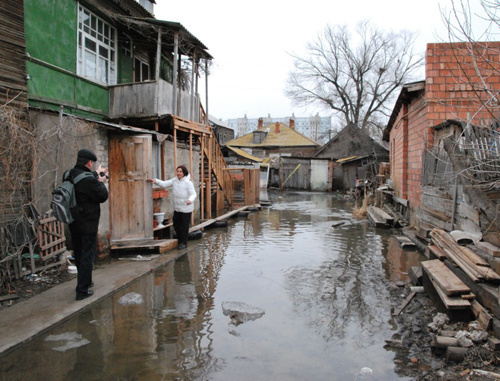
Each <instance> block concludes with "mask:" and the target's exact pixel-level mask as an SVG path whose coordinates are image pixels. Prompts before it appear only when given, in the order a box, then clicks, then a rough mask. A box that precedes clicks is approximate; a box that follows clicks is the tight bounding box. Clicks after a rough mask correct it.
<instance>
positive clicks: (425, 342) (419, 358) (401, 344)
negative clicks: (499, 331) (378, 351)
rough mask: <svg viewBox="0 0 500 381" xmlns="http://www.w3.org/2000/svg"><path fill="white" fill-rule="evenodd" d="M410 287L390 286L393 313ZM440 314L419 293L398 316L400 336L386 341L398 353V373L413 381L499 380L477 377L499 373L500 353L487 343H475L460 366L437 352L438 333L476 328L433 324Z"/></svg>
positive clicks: (496, 378) (395, 357)
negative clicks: (434, 341) (434, 344)
mask: <svg viewBox="0 0 500 381" xmlns="http://www.w3.org/2000/svg"><path fill="white" fill-rule="evenodd" d="M409 286H411V284H406V285H404V286H401V285H399V286H398V285H395V284H392V285H391V298H392V306H393V307H392V308H393V312H394V311H395V310H397V309H398V308H399V307H400V306H401V305H402V303H403V302H404V300H405V299H406V297H407V296H408V295H409V294H410V292H411V290H410V288H409ZM439 315H440V314H439V312H438V310H437V309H436V307H435V305H434V303H433V302H432V301H431V299H430V298H429V297H428V295H427V294H426V293H425V292H423V293H417V294H416V295H415V296H414V297H413V299H412V300H411V302H410V303H409V304H408V305H407V306H406V308H404V310H403V311H402V312H401V313H400V314H399V315H398V316H396V317H395V321H396V323H397V327H398V328H397V333H395V334H394V335H393V337H392V338H388V340H386V349H388V350H391V351H394V353H395V356H394V363H395V364H396V369H397V372H398V373H399V374H406V375H409V376H410V377H412V379H413V380H426V381H427V380H429V381H430V380H443V381H448V380H449V381H451V380H499V379H500V378H498V377H495V376H491V375H490V376H485V375H478V374H477V373H478V372H476V370H482V371H487V372H493V373H494V374H497V375H498V374H500V351H493V350H492V349H491V348H490V347H489V345H488V344H487V341H482V342H479V343H474V345H473V346H471V347H470V348H469V349H468V350H467V354H466V356H465V360H464V361H462V362H460V363H447V362H446V359H445V354H444V353H438V352H436V350H435V348H434V346H433V339H434V337H435V336H436V335H437V334H438V333H439V332H441V331H468V332H472V331H473V328H474V325H473V324H471V322H467V323H464V322H460V323H447V324H444V325H440V324H439V323H438V324H436V323H434V324H432V323H433V322H434V320H437V317H439ZM443 316H445V315H441V317H443ZM429 325H431V326H429ZM436 328H437V329H436ZM398 369H399V370H398Z"/></svg>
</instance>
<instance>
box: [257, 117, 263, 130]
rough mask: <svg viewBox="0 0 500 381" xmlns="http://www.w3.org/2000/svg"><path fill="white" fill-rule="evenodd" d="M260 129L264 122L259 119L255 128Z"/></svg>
mask: <svg viewBox="0 0 500 381" xmlns="http://www.w3.org/2000/svg"><path fill="white" fill-rule="evenodd" d="M261 127H264V121H263V120H262V118H259V125H258V126H257V128H261Z"/></svg>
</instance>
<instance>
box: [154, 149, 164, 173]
mask: <svg viewBox="0 0 500 381" xmlns="http://www.w3.org/2000/svg"><path fill="white" fill-rule="evenodd" d="M152 155H153V173H152V177H153V178H154V179H163V174H162V172H163V171H162V168H161V145H160V143H158V142H153V152H152Z"/></svg>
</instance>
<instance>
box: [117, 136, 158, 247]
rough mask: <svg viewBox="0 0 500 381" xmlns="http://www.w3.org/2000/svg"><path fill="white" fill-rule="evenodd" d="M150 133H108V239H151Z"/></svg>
mask: <svg viewBox="0 0 500 381" xmlns="http://www.w3.org/2000/svg"><path fill="white" fill-rule="evenodd" d="M152 147H153V144H152V137H151V135H136V136H111V138H110V149H109V188H110V195H109V200H110V208H111V210H110V219H111V242H112V243H116V242H119V241H130V240H138V239H145V238H153V199H152V193H151V192H152V191H151V184H149V183H147V182H146V180H147V179H148V178H149V177H151V173H152V168H153V162H152V154H151V152H152Z"/></svg>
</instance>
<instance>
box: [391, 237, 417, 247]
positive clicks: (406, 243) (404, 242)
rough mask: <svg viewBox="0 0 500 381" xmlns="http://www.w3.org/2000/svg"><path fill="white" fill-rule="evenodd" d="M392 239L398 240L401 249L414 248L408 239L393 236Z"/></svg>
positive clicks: (413, 244)
mask: <svg viewBox="0 0 500 381" xmlns="http://www.w3.org/2000/svg"><path fill="white" fill-rule="evenodd" d="M394 237H396V239H397V240H398V242H399V246H401V247H403V248H404V247H407V246H409V247H415V243H414V242H413V241H412V240H411V239H409V238H408V237H402V236H394Z"/></svg>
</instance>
